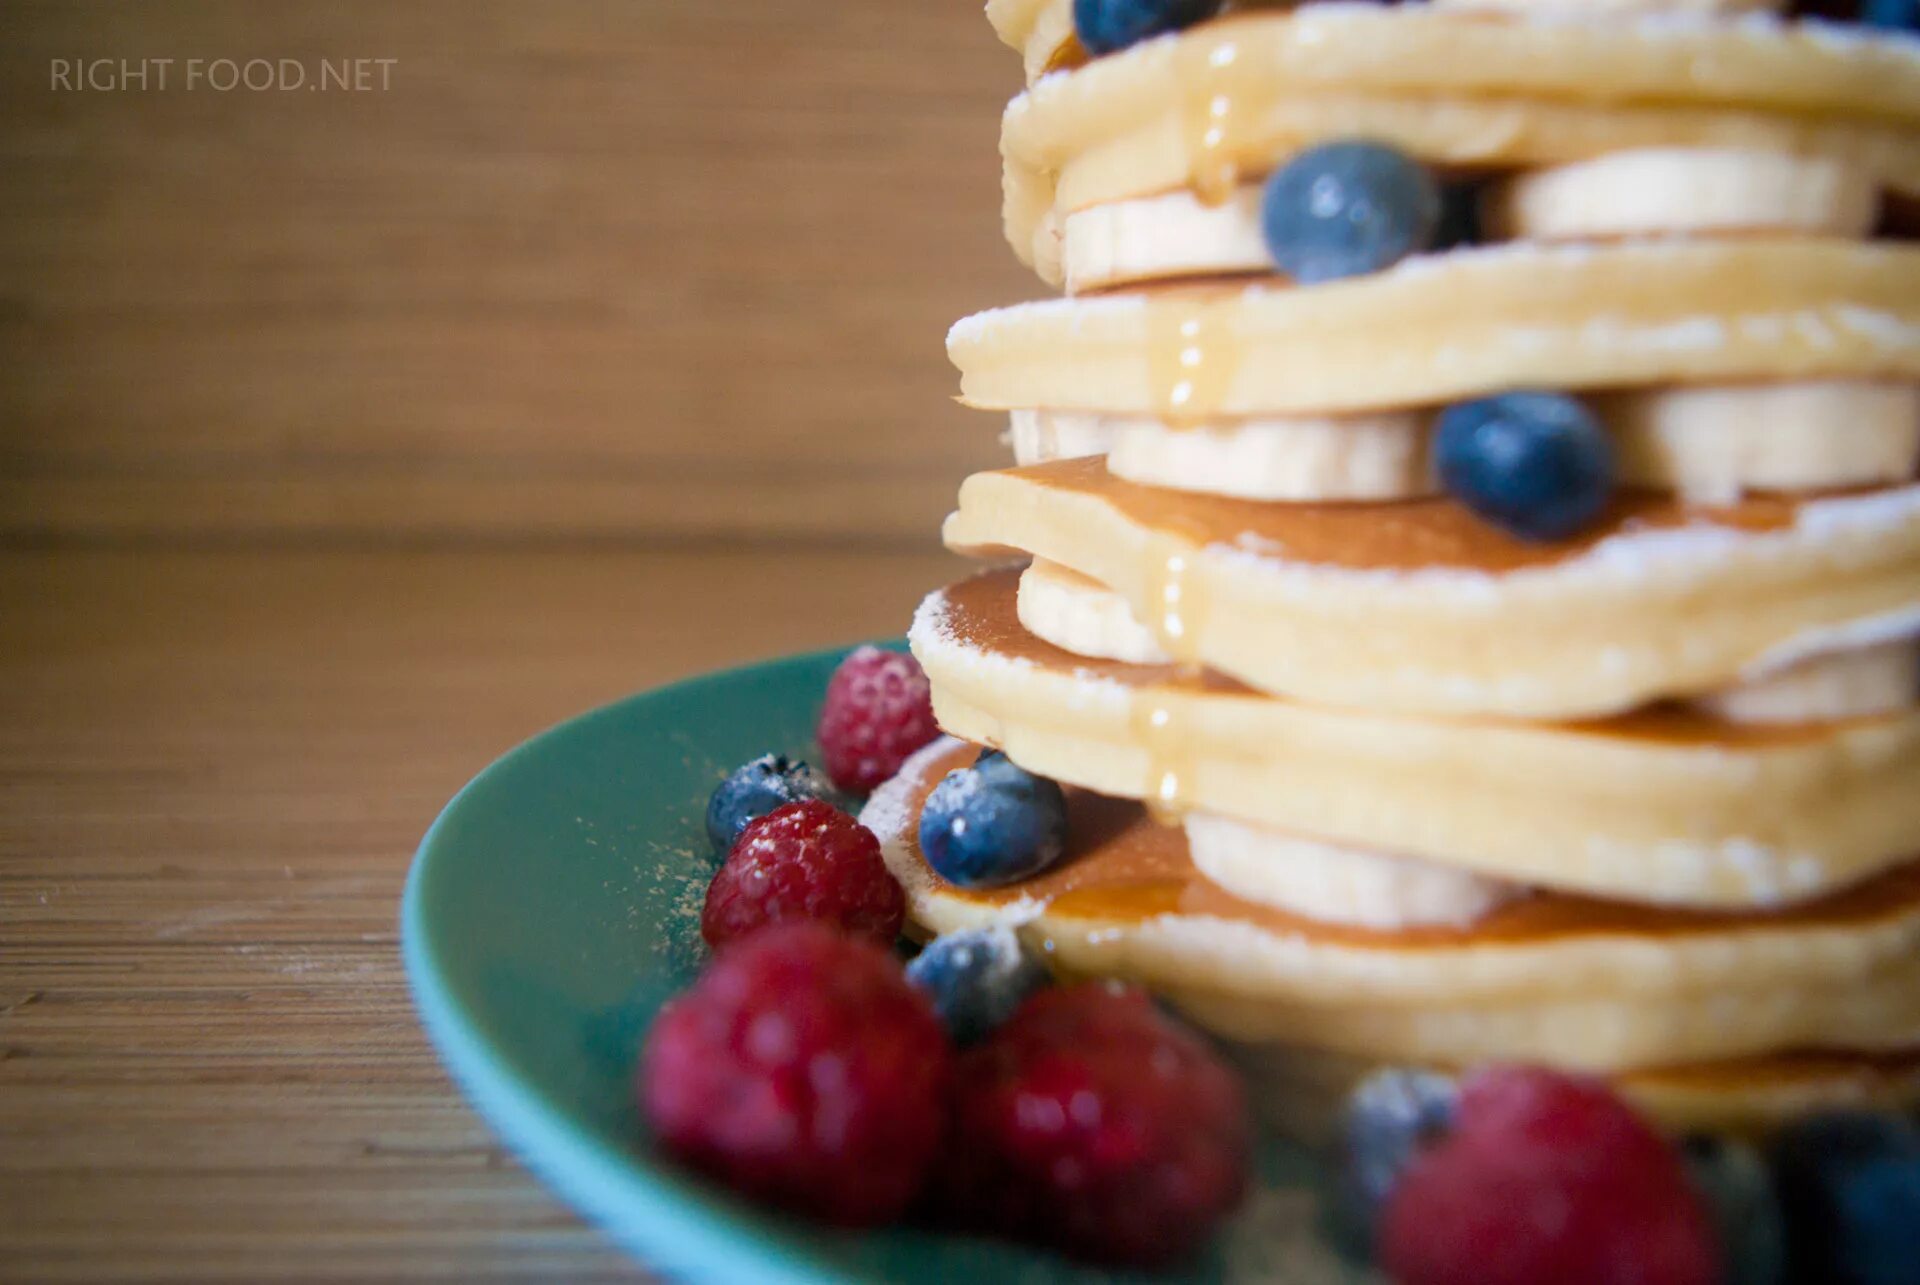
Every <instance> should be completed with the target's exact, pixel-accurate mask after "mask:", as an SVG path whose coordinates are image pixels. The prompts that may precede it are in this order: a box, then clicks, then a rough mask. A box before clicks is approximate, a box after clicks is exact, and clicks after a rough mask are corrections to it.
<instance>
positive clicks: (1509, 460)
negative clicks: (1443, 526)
mask: <svg viewBox="0 0 1920 1285" xmlns="http://www.w3.org/2000/svg"><path fill="white" fill-rule="evenodd" d="M1433 451H1434V461H1435V465H1436V467H1437V469H1438V471H1439V474H1440V481H1441V483H1442V484H1443V485H1445V487H1446V488H1447V490H1449V491H1451V492H1452V493H1453V495H1454V497H1455V498H1456V499H1458V500H1460V501H1461V503H1463V504H1465V505H1466V506H1467V507H1468V508H1470V509H1472V510H1473V511H1474V512H1475V513H1478V514H1479V515H1480V516H1481V517H1483V518H1485V519H1486V520H1487V521H1489V522H1492V523H1494V524H1495V525H1497V526H1501V527H1504V528H1506V529H1507V530H1508V531H1511V532H1513V534H1515V535H1517V536H1520V537H1521V538H1522V539H1527V540H1560V539H1565V538H1566V537H1567V536H1570V535H1573V534H1574V533H1575V532H1577V531H1579V530H1580V529H1581V528H1582V527H1584V526H1586V525H1587V524H1588V523H1589V522H1592V521H1593V520H1594V519H1595V518H1597V517H1599V516H1600V512H1601V510H1603V509H1605V508H1606V507H1607V500H1608V498H1609V497H1610V496H1611V495H1612V493H1613V441H1612V439H1611V438H1609V437H1608V436H1607V432H1606V430H1605V429H1604V428H1602V427H1601V426H1600V421H1599V420H1597V419H1595V418H1594V416H1593V413H1592V412H1591V411H1589V410H1588V409H1587V408H1586V407H1585V406H1583V405H1581V404H1580V403H1579V402H1578V401H1576V400H1575V399H1573V398H1571V397H1568V396H1566V395H1565V394H1562V393H1538V392H1520V393H1501V394H1500V395H1499V396H1497V397H1483V398H1480V399H1479V400H1478V401H1470V402H1457V403H1455V404H1454V405H1452V406H1449V407H1447V408H1446V410H1444V411H1442V412H1441V413H1440V421H1439V425H1438V427H1437V428H1436V429H1435V432H1434V440H1433Z"/></svg>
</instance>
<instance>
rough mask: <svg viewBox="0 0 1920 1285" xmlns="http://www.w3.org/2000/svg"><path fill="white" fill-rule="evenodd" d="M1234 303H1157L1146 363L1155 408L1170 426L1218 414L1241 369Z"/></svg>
mask: <svg viewBox="0 0 1920 1285" xmlns="http://www.w3.org/2000/svg"><path fill="white" fill-rule="evenodd" d="M1234 302H1235V301H1234V299H1233V298H1232V297H1231V296H1229V297H1227V298H1219V299H1189V300H1180V299H1178V298H1177V297H1169V298H1164V299H1158V300H1155V301H1154V303H1153V304H1152V305H1151V308H1150V311H1149V312H1148V314H1147V316H1148V323H1147V327H1148V334H1147V361H1148V364H1149V370H1148V374H1149V377H1150V378H1151V380H1152V382H1153V387H1152V395H1153V400H1154V404H1155V405H1156V407H1157V408H1158V409H1159V412H1160V417H1161V419H1162V420H1163V421H1164V422H1165V423H1166V424H1167V426H1168V427H1170V428H1176V429H1179V428H1198V427H1201V426H1202V425H1204V424H1206V423H1207V422H1208V421H1209V420H1210V419H1212V418H1213V417H1214V416H1215V415H1216V414H1217V413H1218V412H1219V410H1220V407H1221V405H1222V404H1223V403H1224V402H1225V401H1226V398H1227V394H1228V392H1229V391H1230V390H1231V388H1232V385H1233V377H1234V375H1235V374H1236V373H1237V372H1238V369H1239V366H1240V344H1239V341H1238V340H1237V339H1236V338H1235V336H1234V333H1233V320H1234V318H1233V311H1232V310H1233V307H1234Z"/></svg>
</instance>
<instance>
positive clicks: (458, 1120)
mask: <svg viewBox="0 0 1920 1285" xmlns="http://www.w3.org/2000/svg"><path fill="white" fill-rule="evenodd" d="M953 571H954V566H953V564H951V563H950V562H949V561H948V560H947V559H946V558H945V556H944V555H939V554H934V553H930V552H929V553H924V554H913V553H901V554H888V553H877V552H865V553H862V552H832V551H811V552H810V551H807V550H804V549H794V548H787V549H785V550H783V551H782V552H780V553H779V554H778V555H775V554H773V553H771V552H769V551H767V550H764V549H745V550H734V551H726V550H708V551H701V550H694V549H686V550H680V551H677V552H657V551H656V552H651V553H644V552H622V551H604V550H602V551H586V552H583V551H578V550H575V551H571V552H550V553H514V552H494V553H475V552H464V553H463V552H448V551H441V552H432V551H414V552H381V551H367V552H359V553H347V552H335V553H295V552H285V551H282V552H277V553H259V552H248V551H244V550H236V551H231V552H202V553H185V552H180V553H164V552H153V551H146V552H141V551H134V552H107V551H92V552H84V551H65V552H61V551H54V552H38V553H34V552H12V553H4V552H0V602H4V603H6V604H7V606H6V609H5V611H4V612H0V1280H5V1281H7V1282H10V1283H11V1285H27V1283H30V1282H77V1281H192V1282H212V1281H236V1282H238V1281H246V1282H254V1281H276V1282H288V1281H313V1282H321V1281H401V1280H444V1281H478V1280H487V1281H507V1280H514V1281H569V1282H591V1281H627V1280H639V1279H642V1278H643V1276H642V1273H641V1271H640V1269H639V1268H637V1267H635V1266H632V1265H630V1264H627V1263H626V1262H624V1261H623V1260H622V1259H621V1258H620V1256H619V1255H618V1254H616V1253H615V1252H614V1251H613V1250H612V1249H611V1248H609V1247H608V1245H607V1244H606V1243H605V1242H604V1241H603V1240H602V1239H601V1238H600V1237H599V1236H598V1235H597V1234H595V1233H594V1232H592V1231H590V1230H588V1229H586V1228H584V1227H582V1226H581V1225H580V1224H579V1223H578V1222H576V1221H575V1220H574V1219H573V1217H572V1216H571V1215H569V1214H568V1213H566V1211H564V1210H563V1209H561V1208H560V1207H559V1206H557V1205H556V1204H555V1203H554V1202H553V1201H552V1200H551V1199H549V1198H548V1197H547V1196H545V1195H544V1194H543V1193H542V1192H541V1190H540V1189H539V1188H538V1187H537V1186H536V1185H535V1184H534V1183H533V1182H532V1180H531V1179H530V1178H529V1177H528V1176H527V1175H526V1174H525V1173H524V1172H523V1171H521V1170H520V1168H519V1167H518V1166H517V1165H516V1164H515V1163H514V1162H513V1161H512V1160H511V1159H509V1158H508V1157H506V1156H505V1155H503V1154H502V1152H501V1151H500V1149H499V1148H498V1147H497V1146H496V1145H495V1143H494V1141H493V1139H492V1138H491V1136H490V1135H489V1133H488V1132H487V1130H486V1128H485V1126H484V1125H482V1124H481V1123H480V1122H479V1121H478V1119H477V1118H475V1117H474V1116H473V1115H472V1114H471V1113H470V1112H469V1111H468V1110H467V1108H466V1107H465V1106H464V1105H463V1104H462V1102H461V1101H460V1099H459V1098H458V1096H457V1095H456V1094H455V1093H454V1091H453V1089H452V1086H451V1085H450V1084H449V1083H448V1082H447V1079H446V1077H445V1075H444V1074H443V1072H442V1071H441V1069H440V1067H439V1065H438V1063H437V1062H436V1061H435V1060H434V1058H433V1056H432V1054H431V1053H430V1051H429V1050H428V1048H427V1045H426V1043H425V1041H424V1039H423V1037H422V1035H421V1033H420V1031H419V1029H418V1027H417V1026H416V1024H415V1021H414V1016H413V1012H412V1009H411V1006H410V1003H409V1001H408V997H407V994H406V989H405V985H404V981H403V978H402V975H401V971H400V966H399V961H398V957H397V949H396V931H395V921H396V915H397V910H398V898H399V894H400V888H401V883H402V879H403V877H404V875H405V872H406V867H407V863H408V860H409V857H410V854H411V851H412V849H413V846H414V844H415V843H416V842H417V840H418V838H419V835H420V834H421V832H422V831H423V830H424V828H425V827H426V825H427V823H428V821H430V820H431V818H432V816H433V815H434V813H435V812H436V811H437V809H438V808H439V806H440V805H441V804H442V803H443V802H444V801H445V800H446V799H447V798H448V797H449V796H450V795H451V794H452V793H453V791H454V790H455V789H457V788H458V786H459V785H460V784H461V783H462V782H463V781H464V780H466V779H467V778H468V777H469V776H471V775H472V774H473V773H474V772H475V771H477V770H478V769H479V768H480V767H482V766H483V765H484V764H485V763H486V762H487V761H488V760H489V759H491V758H493V757H494V756H496V755H497V754H499V753H500V752H501V751H503V750H504V749H506V748H507V747H509V746H510V745H512V744H513V743H515V742H516V741H518V740H520V739H522V738H523V737H525V736H527V735H529V734H531V733H532V732H534V731H536V730H538V729H539V728H541V727H543V726H545V725H547V724H550V723H552V722H554V721H556V720H558V719H560V718H562V717H564V716H566V715H568V714H570V713H573V712H576V711H578V710H581V709H583V708H586V707H588V706H591V705H594V704H596V703H599V702H602V701H604V700H607V699H610V698H613V697H615V696H617V695H620V694H622V693H625V692H627V691H630V690H633V689H635V688H638V687H641V686H645V685H648V684H651V683H654V682H657V681H660V680H663V679H666V678H670V677H673V676H676V675H679V674H683V673H687V672H691V671H694V670H697V669H704V668H708V667H710V666H714V665H720V664H725V663H729V662H732V661H736V660H742V659H747V658H751V657H755V656H763V655H769V654H773V653H776V652H785V651H792V650H798V649H802V648H806V647H811V646H816V645H824V644H827V643H831V642H836V641H847V640H851V639H854V638H857V637H862V636H873V635H879V634H888V633H897V632H899V631H900V629H901V628H902V627H903V626H904V622H905V620H906V617H907V615H908V613H909V612H910V610H911V607H912V604H913V602H914V601H915V600H916V599H917V598H918V596H919V595H920V594H921V593H922V592H923V591H924V590H925V589H926V588H928V587H929V586H931V585H934V584H936V583H939V582H941V581H942V580H945V579H948V578H950V577H951V575H952V574H953Z"/></svg>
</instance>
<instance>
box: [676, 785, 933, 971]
mask: <svg viewBox="0 0 1920 1285" xmlns="http://www.w3.org/2000/svg"><path fill="white" fill-rule="evenodd" d="M906 913H907V896H906V893H904V892H903V891H901V888H900V883H899V881H898V880H896V879H895V878H894V877H893V875H892V874H891V873H890V872H889V871H888V870H887V863H886V861H885V860H884V859H882V857H881V856H880V841H879V840H878V839H876V838H874V837H873V831H871V830H869V829H867V828H866V827H865V826H863V825H861V824H860V823H859V822H858V821H855V820H854V819H853V818H852V817H850V816H848V815H847V814H846V813H844V812H842V811H841V810H840V809H839V808H836V807H834V806H833V805H832V804H831V803H823V802H821V801H820V800H819V799H802V800H801V801H799V802H798V803H789V804H786V805H785V806H783V807H778V808H775V809H774V810H773V811H771V812H769V813H767V815H765V816H763V817H761V818H760V819H759V820H757V821H752V822H749V823H748V825H747V828H746V829H744V830H742V831H741V832H740V837H739V838H738V839H735V840H734V841H733V847H732V849H731V850H729V851H728V853H727V859H726V861H724V862H722V863H721V866H720V870H719V873H717V874H715V875H714V876H713V882H712V883H710V884H708V885H707V904H706V907H705V909H703V910H702V911H701V914H700V935H701V936H702V937H705V938H706V939H707V944H708V945H709V946H712V947H714V948H715V949H718V948H719V947H721V946H724V945H725V944H726V943H728V942H730V941H732V940H734V939H735V938H737V937H744V936H746V935H747V934H748V933H751V932H756V931H758V930H760V929H762V928H765V927H766V926H768V925H769V924H777V923H785V922H788V921H791V920H796V919H813V920H819V921H821V922H823V923H828V924H832V925H833V926H835V927H837V928H843V929H845V930H846V931H847V932H850V933H855V934H858V935H860V936H863V937H871V938H873V939H874V940H875V941H877V942H879V943H881V944H882V945H892V944H893V940H894V938H896V937H898V936H899V935H900V924H901V921H902V920H904V919H905V918H906Z"/></svg>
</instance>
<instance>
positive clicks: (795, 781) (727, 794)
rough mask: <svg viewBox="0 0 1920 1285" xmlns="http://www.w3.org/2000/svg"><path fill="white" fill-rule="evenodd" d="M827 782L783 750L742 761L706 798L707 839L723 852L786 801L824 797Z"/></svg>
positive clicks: (724, 853) (721, 853)
mask: <svg viewBox="0 0 1920 1285" xmlns="http://www.w3.org/2000/svg"><path fill="white" fill-rule="evenodd" d="M827 793H828V787H827V783H826V782H825V781H824V780H822V779H821V778H820V774H819V773H818V772H815V771H814V770H813V769H812V768H811V767H808V766H807V765H806V764H805V763H803V762H800V761H798V760H796V759H789V758H787V756H786V755H784V754H762V755H761V756H760V757H759V758H757V759H755V760H753V762H751V763H742V764H741V765H740V766H739V767H736V768H735V769H733V771H732V772H730V773H728V774H727V779H726V780H724V781H722V782H720V784H718V785H716V786H714V787H713V793H712V795H710V796H709V797H708V799H707V839H708V841H709V842H711V843H712V844H713V850H714V851H715V852H717V853H719V854H720V855H721V856H725V855H726V854H727V849H729V848H731V847H732V846H733V841H734V840H735V839H738V838H739V837H740V832H741V831H742V830H744V829H746V828H747V822H749V821H755V820H758V819H759V818H761V817H763V816H765V815H766V814H767V813H769V812H771V811H773V810H774V809H775V808H777V807H779V806H780V805H781V804H783V803H795V802H798V801H799V800H801V799H824V798H826V797H827Z"/></svg>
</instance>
